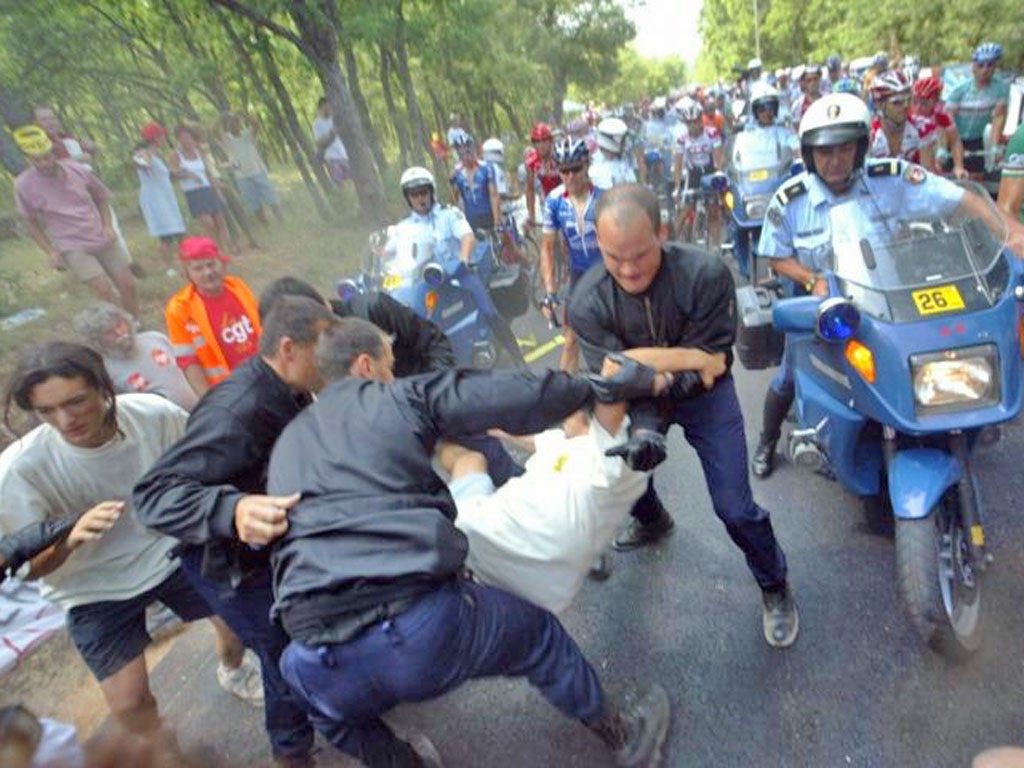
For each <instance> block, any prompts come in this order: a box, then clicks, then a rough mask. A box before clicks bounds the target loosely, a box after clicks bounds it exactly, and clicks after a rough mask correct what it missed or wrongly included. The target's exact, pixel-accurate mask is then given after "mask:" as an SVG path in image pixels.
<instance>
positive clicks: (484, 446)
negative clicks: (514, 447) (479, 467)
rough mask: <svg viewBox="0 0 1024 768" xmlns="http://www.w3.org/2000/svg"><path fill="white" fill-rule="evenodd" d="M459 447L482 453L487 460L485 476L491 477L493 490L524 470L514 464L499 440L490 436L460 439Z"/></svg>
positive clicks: (513, 460)
mask: <svg viewBox="0 0 1024 768" xmlns="http://www.w3.org/2000/svg"><path fill="white" fill-rule="evenodd" d="M458 443H459V445H461V446H462V447H464V448H469V449H470V450H471V451H476V452H477V453H482V454H483V455H484V458H485V459H487V474H488V475H490V476H491V482H493V483H494V487H495V488H501V486H503V485H504V484H505V483H507V482H508V481H509V480H510V479H512V478H513V477H519V476H520V475H521V474H523V473H524V472H525V471H526V469H525V468H524V467H522V466H521V465H519V464H517V463H516V460H515V459H513V458H512V456H511V454H509V452H508V451H506V450H505V446H504V445H502V444H501V440H499V439H498V438H496V437H491V436H490V435H473V436H472V437H460V438H459V439H458Z"/></svg>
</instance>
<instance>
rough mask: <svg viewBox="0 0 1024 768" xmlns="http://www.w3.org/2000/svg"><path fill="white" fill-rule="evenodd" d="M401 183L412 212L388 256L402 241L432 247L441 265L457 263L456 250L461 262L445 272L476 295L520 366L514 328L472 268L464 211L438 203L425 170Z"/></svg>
mask: <svg viewBox="0 0 1024 768" xmlns="http://www.w3.org/2000/svg"><path fill="white" fill-rule="evenodd" d="M399 183H400V184H401V186H402V195H403V196H404V197H405V201H406V202H407V203H408V204H409V208H410V209H411V211H410V213H409V215H408V216H407V217H406V218H404V219H402V220H401V221H400V222H398V223H397V224H396V225H395V226H394V227H392V228H391V231H390V233H389V238H388V243H387V246H386V247H387V250H388V253H390V254H392V255H394V253H395V252H396V250H397V248H398V244H399V243H402V242H411V243H420V244H430V245H431V246H432V247H433V248H434V252H435V253H436V254H437V255H438V258H439V259H441V261H442V263H446V262H454V256H455V251H456V250H457V251H458V263H456V264H455V265H454V269H447V268H446V271H448V272H449V273H453V274H454V275H455V276H456V277H458V279H459V283H460V284H461V285H462V287H463V288H465V289H466V290H468V291H470V292H471V293H472V294H473V298H474V299H476V303H477V307H478V309H479V311H480V314H481V316H482V317H483V318H484V320H485V321H486V322H487V325H488V326H489V327H490V329H491V332H492V333H493V334H494V338H495V340H497V342H498V344H500V345H501V346H502V347H504V348H505V351H506V352H508V354H509V355H511V357H512V359H513V360H514V361H516V362H517V363H521V362H522V359H523V358H522V354H521V353H520V351H519V342H518V341H516V337H515V334H514V333H512V328H511V327H510V326H509V324H508V321H506V320H505V318H503V317H502V316H501V315H500V314H499V313H498V310H497V308H496V307H495V306H494V302H493V301H491V295H490V294H489V293H488V292H487V288H486V286H485V285H484V283H483V281H482V280H481V279H480V277H479V276H478V275H477V274H476V272H474V271H473V269H472V263H473V250H474V248H475V247H476V238H475V237H474V236H473V230H472V228H470V226H469V222H467V221H466V217H465V216H464V215H463V213H462V211H460V210H459V209H458V208H454V207H449V206H444V205H441V204H440V203H438V202H437V184H436V183H435V182H434V175H433V174H432V173H431V172H430V171H428V170H427V169H426V168H421V167H420V166H413V167H411V168H408V169H406V170H405V172H404V173H403V174H402V178H401V179H400V180H399Z"/></svg>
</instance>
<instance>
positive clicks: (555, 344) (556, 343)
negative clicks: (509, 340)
mask: <svg viewBox="0 0 1024 768" xmlns="http://www.w3.org/2000/svg"><path fill="white" fill-rule="evenodd" d="M563 344H565V336H563V335H562V334H560V333H559V334H558V335H557V336H555V338H553V339H552V340H551V341H548V342H545V343H544V344H541V345H540V346H539V347H537V348H536V349H535V350H533V351H532V352H530V353H528V354H526V355H523V360H524V361H525V362H526V363H532V362H534V361H536V360H540V359H541V358H542V357H544V355H546V354H548V353H549V352H551V351H553V350H555V349H558V348H559V347H560V346H562V345H563Z"/></svg>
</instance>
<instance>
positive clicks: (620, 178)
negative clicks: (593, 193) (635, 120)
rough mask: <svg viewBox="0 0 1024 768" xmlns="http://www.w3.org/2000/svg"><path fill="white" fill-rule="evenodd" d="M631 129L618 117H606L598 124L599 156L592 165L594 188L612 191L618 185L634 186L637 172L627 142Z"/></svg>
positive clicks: (591, 174) (595, 157)
mask: <svg viewBox="0 0 1024 768" xmlns="http://www.w3.org/2000/svg"><path fill="white" fill-rule="evenodd" d="M628 133H629V128H628V126H627V125H626V123H625V121H623V120H620V119H619V118H617V117H606V118H605V119H604V120H602V121H601V122H600V123H598V124H597V154H596V155H594V159H593V160H592V161H591V164H590V180H591V181H592V182H593V183H594V186H596V187H599V188H601V189H610V188H611V187H614V186H615V185H616V184H632V183H634V182H635V181H636V172H635V171H634V170H633V166H632V165H630V163H629V157H628V155H627V153H626V141H627V134H628Z"/></svg>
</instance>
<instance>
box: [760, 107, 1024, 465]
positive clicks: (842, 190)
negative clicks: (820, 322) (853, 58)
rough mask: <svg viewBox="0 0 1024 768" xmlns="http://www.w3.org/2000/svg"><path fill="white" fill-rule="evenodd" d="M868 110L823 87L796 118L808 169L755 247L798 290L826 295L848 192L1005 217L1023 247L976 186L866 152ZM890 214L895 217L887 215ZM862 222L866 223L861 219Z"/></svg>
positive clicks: (905, 207) (775, 201)
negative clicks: (833, 214) (834, 223)
mask: <svg viewBox="0 0 1024 768" xmlns="http://www.w3.org/2000/svg"><path fill="white" fill-rule="evenodd" d="M869 137H870V114H869V112H868V108H867V105H866V104H865V103H864V102H863V101H861V100H860V99H859V98H857V97H856V96H853V95H852V94H847V93H838V94H830V95H829V96H825V97H823V98H822V99H821V100H820V101H819V102H818V103H816V104H813V105H812V106H811V107H810V108H809V109H808V111H807V114H806V115H805V116H804V118H803V120H801V122H800V147H801V151H802V153H803V158H804V165H805V166H806V168H807V170H806V171H805V172H804V173H802V174H800V175H799V176H796V177H795V178H793V179H792V180H791V181H789V182H788V183H786V184H784V185H783V186H782V187H780V188H779V190H778V191H777V192H776V193H775V196H774V197H773V198H772V202H771V204H770V205H769V206H768V212H767V214H766V216H765V223H764V229H763V230H762V231H761V241H760V243H759V246H758V253H761V254H763V255H765V256H767V257H769V258H771V259H772V268H773V269H774V270H775V271H776V272H777V273H778V274H780V275H782V276H783V277H787V278H789V279H790V280H792V281H793V282H794V283H795V284H796V286H797V287H798V290H799V289H802V291H803V292H805V293H811V294H814V295H816V296H827V295H828V293H829V287H828V283H827V281H826V279H825V277H824V276H823V271H824V270H825V269H828V268H829V267H830V266H831V264H830V263H829V261H830V254H831V241H832V237H831V231H830V221H829V211H830V209H831V208H832V206H834V205H836V204H838V203H842V202H844V201H846V200H850V199H861V198H869V199H870V204H872V205H875V206H877V207H878V208H879V210H880V213H881V212H887V211H891V210H892V209H894V208H897V207H898V208H899V210H900V211H901V212H903V213H904V214H905V215H906V216H913V215H914V214H915V212H917V211H921V212H924V211H927V212H929V213H930V214H933V213H938V212H941V211H949V212H952V211H953V210H955V209H957V208H958V206H959V207H960V209H962V212H963V213H965V214H966V215H967V216H974V217H977V218H981V219H983V220H985V221H986V223H987V224H988V225H989V226H990V227H991V228H993V229H994V230H996V229H998V230H1000V231H1001V229H1002V227H1003V226H1004V225H1005V226H1006V227H1008V228H1009V230H1010V232H1011V239H1010V244H1011V247H1014V249H1015V250H1017V251H1018V253H1020V252H1022V251H1024V227H1022V226H1021V225H1020V224H1017V223H1014V222H1012V221H1009V220H1008V219H1005V217H1004V220H1005V224H1004V222H994V221H990V220H989V216H990V212H989V209H988V206H987V204H986V203H985V201H983V200H982V199H981V198H980V197H978V196H977V195H976V194H975V193H973V192H971V191H969V190H965V189H963V188H962V187H958V186H957V185H955V184H953V183H952V182H950V181H947V180H945V179H943V178H941V177H938V176H933V175H931V174H929V173H927V172H926V171H925V170H924V169H923V168H922V167H921V166H919V165H914V164H912V163H907V162H905V161H903V160H898V159H886V160H867V161H866V162H865V158H866V156H867V150H868V141H869ZM890 218H896V217H895V216H891V217H890ZM865 224H867V223H865ZM793 396H794V386H793V371H792V365H791V363H790V362H789V360H788V358H787V355H785V354H784V355H783V360H782V364H781V366H780V368H779V372H778V374H777V375H776V376H775V379H774V380H773V381H772V383H771V385H770V386H769V389H768V392H767V394H766V397H765V404H764V421H763V426H762V431H761V437H760V440H759V442H758V446H757V450H756V451H755V454H754V458H753V460H752V461H751V465H752V469H753V472H754V475H756V476H757V477H762V478H763V477H767V476H768V475H770V474H771V472H772V469H773V464H774V457H775V446H776V444H777V443H778V440H779V436H780V433H781V427H782V422H783V420H784V419H785V417H786V413H787V412H788V411H789V407H790V405H791V404H792V402H793Z"/></svg>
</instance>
